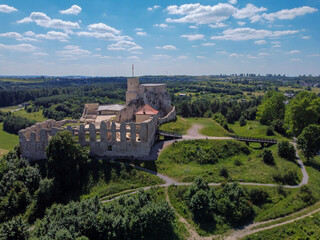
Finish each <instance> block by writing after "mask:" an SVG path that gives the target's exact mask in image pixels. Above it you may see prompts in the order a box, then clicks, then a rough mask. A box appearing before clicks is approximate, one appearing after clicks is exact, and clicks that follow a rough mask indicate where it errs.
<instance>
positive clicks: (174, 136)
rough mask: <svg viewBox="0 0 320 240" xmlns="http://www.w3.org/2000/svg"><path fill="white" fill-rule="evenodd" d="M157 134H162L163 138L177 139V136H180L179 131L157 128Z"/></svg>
mask: <svg viewBox="0 0 320 240" xmlns="http://www.w3.org/2000/svg"><path fill="white" fill-rule="evenodd" d="M157 133H158V136H163V137H164V138H165V139H177V138H182V134H181V133H176V132H168V131H163V130H158V132H157Z"/></svg>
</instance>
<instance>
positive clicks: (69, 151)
mask: <svg viewBox="0 0 320 240" xmlns="http://www.w3.org/2000/svg"><path fill="white" fill-rule="evenodd" d="M46 154H47V157H48V175H49V177H50V178H54V179H55V183H57V186H58V187H59V189H60V190H62V191H63V192H64V191H67V190H71V189H74V188H77V187H79V186H80V172H81V171H82V170H83V169H84V166H85V164H86V163H87V161H88V153H87V152H86V151H85V149H84V148H82V147H81V146H80V145H78V144H76V142H75V141H74V140H73V138H72V135H71V133H70V132H68V131H64V132H59V133H57V134H56V135H55V136H54V137H53V138H52V139H51V140H50V143H49V145H48V147H47V149H46Z"/></svg>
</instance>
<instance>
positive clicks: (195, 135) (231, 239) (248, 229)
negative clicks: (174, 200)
mask: <svg viewBox="0 0 320 240" xmlns="http://www.w3.org/2000/svg"><path fill="white" fill-rule="evenodd" d="M201 127H202V126H201V125H193V126H192V127H191V128H190V129H189V131H188V133H187V134H186V135H183V137H182V139H178V140H170V141H164V142H159V143H157V144H155V145H154V146H153V148H152V150H151V153H150V156H149V157H148V158H144V159H142V160H145V161H155V160H156V159H157V158H158V156H159V155H160V154H161V152H162V151H163V150H164V149H165V148H166V147H168V146H169V145H171V144H172V143H173V142H176V141H184V140H198V139H214V140H231V139H233V138H231V137H207V136H203V135H201V134H199V130H200V129H201ZM292 143H293V144H294V147H295V148H296V157H297V164H298V166H299V167H300V169H301V172H302V175H303V177H302V180H301V182H300V183H299V184H298V185H284V186H283V187H284V188H299V187H301V186H303V185H305V184H307V183H308V181H309V176H308V173H307V171H306V168H305V166H304V164H303V162H302V160H301V159H300V158H299V155H298V151H297V146H296V143H295V142H292ZM112 162H113V163H117V164H125V165H126V166H130V167H132V168H135V169H137V170H141V171H144V172H147V173H149V174H153V175H155V176H157V177H159V178H161V179H162V180H163V181H164V182H165V183H164V184H161V185H158V186H157V187H164V188H165V195H166V200H167V202H168V203H169V205H170V206H171V207H172V204H171V202H170V198H169V196H168V187H169V186H170V185H176V186H182V185H184V186H187V185H191V184H192V183H181V182H178V181H176V180H175V179H172V178H170V177H168V176H166V175H163V174H161V173H158V172H154V171H152V170H149V169H146V168H143V167H140V166H136V165H134V164H129V163H123V162H117V161H112ZM240 184H241V185H250V186H267V187H275V186H278V185H277V184H264V183H250V182H241V183H240ZM219 185H221V183H209V186H219ZM150 188H151V186H147V187H144V188H140V189H143V190H148V189H150ZM138 191H139V190H136V191H133V192H130V193H127V194H124V195H131V194H135V193H137V192H138ZM124 195H120V196H117V197H114V198H112V199H108V200H103V199H101V200H102V202H111V201H114V200H116V199H119V198H120V197H122V196H124ZM172 208H173V207H172ZM173 209H174V208H173ZM305 210H306V209H303V210H301V212H304V211H305ZM319 211H320V208H317V209H316V210H313V211H312V212H308V213H305V214H303V215H302V216H299V217H294V218H293V219H291V220H288V221H284V222H281V223H276V224H273V225H270V226H267V227H262V228H257V229H253V228H256V227H258V226H260V225H264V224H267V223H272V222H277V221H279V220H282V219H284V218H287V217H290V216H294V215H295V214H296V213H297V212H296V213H293V214H291V215H288V216H284V217H280V218H277V219H272V220H268V221H264V222H257V223H251V224H248V225H246V226H245V227H244V228H243V229H239V230H233V232H232V233H231V234H230V235H229V236H226V237H224V239H226V240H236V239H241V238H243V237H245V236H247V235H250V234H253V233H256V232H259V231H263V230H267V229H271V228H274V227H278V226H282V225H285V224H288V223H292V222H294V221H296V220H299V219H302V218H305V217H308V216H310V215H312V214H314V213H316V212H319ZM175 212H176V211H175ZM176 215H177V216H178V219H179V221H180V222H182V223H183V224H184V225H185V226H186V229H187V230H188V233H189V237H188V239H190V240H193V239H196V240H198V239H203V240H206V239H212V238H213V237H219V238H220V239H221V237H222V236H210V237H202V236H199V234H198V233H197V231H196V230H195V229H194V227H193V226H191V225H190V223H188V221H187V220H186V219H184V218H183V217H182V216H181V215H180V214H179V213H177V212H176Z"/></svg>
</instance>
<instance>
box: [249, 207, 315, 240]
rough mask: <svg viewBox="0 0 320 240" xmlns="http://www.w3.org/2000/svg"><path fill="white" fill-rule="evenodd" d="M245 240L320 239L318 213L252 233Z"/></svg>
mask: <svg viewBox="0 0 320 240" xmlns="http://www.w3.org/2000/svg"><path fill="white" fill-rule="evenodd" d="M243 239H245V240H274V239H281V240H285V239H310V240H311V239H320V213H319V212H318V213H315V214H313V215H311V216H309V217H306V218H303V219H300V220H298V221H295V222H293V223H289V224H285V225H283V226H279V227H275V228H272V229H269V230H265V231H261V232H258V233H254V234H252V235H249V236H247V237H244V238H243Z"/></svg>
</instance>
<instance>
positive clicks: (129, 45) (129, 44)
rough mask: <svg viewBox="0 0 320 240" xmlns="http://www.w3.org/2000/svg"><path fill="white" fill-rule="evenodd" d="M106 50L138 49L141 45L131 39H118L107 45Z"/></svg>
mask: <svg viewBox="0 0 320 240" xmlns="http://www.w3.org/2000/svg"><path fill="white" fill-rule="evenodd" d="M107 49H108V50H122V51H133V50H139V49H142V47H141V46H139V45H138V44H136V43H135V42H133V41H125V40H123V41H119V42H117V43H113V44H110V45H108V47H107Z"/></svg>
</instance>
